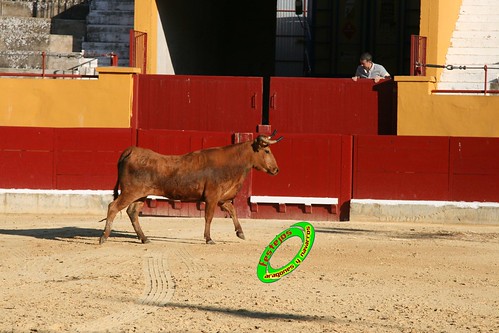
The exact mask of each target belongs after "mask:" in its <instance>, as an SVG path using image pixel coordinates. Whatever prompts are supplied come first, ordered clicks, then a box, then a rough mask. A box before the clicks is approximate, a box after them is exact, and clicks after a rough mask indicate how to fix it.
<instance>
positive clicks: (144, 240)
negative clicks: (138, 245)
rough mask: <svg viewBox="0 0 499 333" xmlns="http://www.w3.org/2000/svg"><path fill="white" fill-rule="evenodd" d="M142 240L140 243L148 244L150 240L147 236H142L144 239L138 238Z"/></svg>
mask: <svg viewBox="0 0 499 333" xmlns="http://www.w3.org/2000/svg"><path fill="white" fill-rule="evenodd" d="M140 241H141V242H142V244H148V243H150V242H151V241H150V240H149V238H144V239H141V240H140Z"/></svg>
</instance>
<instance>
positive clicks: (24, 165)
mask: <svg viewBox="0 0 499 333" xmlns="http://www.w3.org/2000/svg"><path fill="white" fill-rule="evenodd" d="M131 134H132V133H131V130H130V129H109V128H108V129H90V128H85V129H83V128H82V129H61V128H35V127H0V137H1V138H2V139H1V140H0V169H1V170H2V175H1V176H0V188H28V189H90V190H111V189H112V188H113V187H114V184H115V182H116V162H117V160H118V157H119V155H120V153H121V152H122V151H123V150H124V149H125V148H126V147H127V146H130V144H131V142H132V141H131V139H132V135H131Z"/></svg>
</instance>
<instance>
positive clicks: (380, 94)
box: [269, 77, 396, 135]
mask: <svg viewBox="0 0 499 333" xmlns="http://www.w3.org/2000/svg"><path fill="white" fill-rule="evenodd" d="M393 89H394V83H393V81H392V80H387V81H383V82H381V83H379V84H374V83H373V81H372V80H359V81H358V82H354V81H352V80H351V79H325V78H284V77H273V78H271V81H270V109H269V122H270V124H271V125H272V127H274V128H278V129H279V130H280V131H282V132H287V133H331V134H370V135H376V134H395V132H396V128H395V127H394V125H395V121H394V119H395V118H394V117H395V116H396V104H395V103H394V94H393ZM378 110H379V111H378Z"/></svg>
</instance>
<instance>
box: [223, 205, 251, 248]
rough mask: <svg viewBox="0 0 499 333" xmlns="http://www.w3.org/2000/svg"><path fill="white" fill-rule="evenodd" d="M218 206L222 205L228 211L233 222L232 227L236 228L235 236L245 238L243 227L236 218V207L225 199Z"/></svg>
mask: <svg viewBox="0 0 499 333" xmlns="http://www.w3.org/2000/svg"><path fill="white" fill-rule="evenodd" d="M220 207H222V209H223V210H225V211H226V212H227V213H229V215H230V218H231V219H232V222H234V228H235V229H236V236H237V237H239V238H241V239H245V238H244V232H243V228H242V227H241V224H240V223H239V220H238V219H237V212H236V208H234V205H233V204H232V203H231V202H230V201H226V202H224V203H223V204H222V205H221V206H220Z"/></svg>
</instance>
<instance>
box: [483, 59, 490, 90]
mask: <svg viewBox="0 0 499 333" xmlns="http://www.w3.org/2000/svg"><path fill="white" fill-rule="evenodd" d="M488 69H489V68H488V67H487V65H483V70H484V71H485V82H484V87H483V94H484V95H486V94H487V76H488V72H487V71H488Z"/></svg>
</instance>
